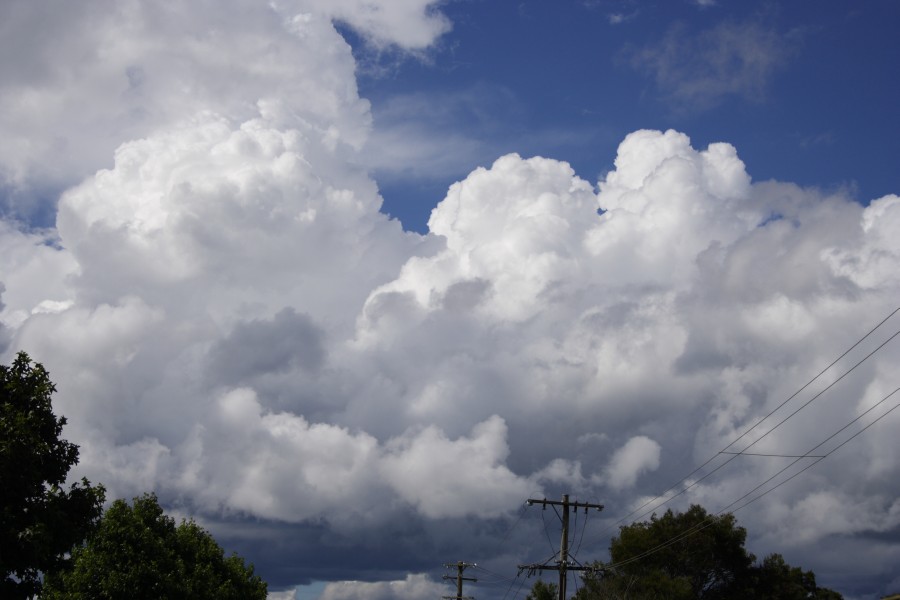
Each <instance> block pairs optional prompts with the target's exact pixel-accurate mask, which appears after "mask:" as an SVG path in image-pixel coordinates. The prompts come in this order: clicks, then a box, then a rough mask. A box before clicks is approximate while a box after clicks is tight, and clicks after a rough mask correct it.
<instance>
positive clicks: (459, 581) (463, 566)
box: [441, 561, 478, 600]
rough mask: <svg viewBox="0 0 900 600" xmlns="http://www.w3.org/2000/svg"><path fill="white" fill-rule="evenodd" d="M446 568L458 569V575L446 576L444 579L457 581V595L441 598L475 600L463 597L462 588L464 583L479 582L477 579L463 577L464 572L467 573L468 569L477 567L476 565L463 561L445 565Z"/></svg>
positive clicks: (446, 599) (445, 599) (444, 599)
mask: <svg viewBox="0 0 900 600" xmlns="http://www.w3.org/2000/svg"><path fill="white" fill-rule="evenodd" d="M444 566H445V567H447V568H448V569H452V568H454V567H455V568H456V575H455V576H454V575H444V576H443V577H442V579H455V580H456V595H455V596H441V598H442V599H443V600H475V598H474V596H463V595H462V587H463V581H478V579H476V578H475V577H463V571H465V570H466V569H467V568H468V567H477V566H478V565H476V564H475V563H467V562H463V561H459V562H455V563H444Z"/></svg>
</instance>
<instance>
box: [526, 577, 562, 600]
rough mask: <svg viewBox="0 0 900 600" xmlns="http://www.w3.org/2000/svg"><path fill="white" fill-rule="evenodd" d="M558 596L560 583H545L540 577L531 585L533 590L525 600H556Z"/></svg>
mask: <svg viewBox="0 0 900 600" xmlns="http://www.w3.org/2000/svg"><path fill="white" fill-rule="evenodd" d="M558 596H559V586H558V585H556V584H555V583H544V582H543V581H541V580H540V579H538V580H537V581H535V582H534V585H532V586H531V591H530V592H528V595H527V596H525V600H556V599H557V597H558Z"/></svg>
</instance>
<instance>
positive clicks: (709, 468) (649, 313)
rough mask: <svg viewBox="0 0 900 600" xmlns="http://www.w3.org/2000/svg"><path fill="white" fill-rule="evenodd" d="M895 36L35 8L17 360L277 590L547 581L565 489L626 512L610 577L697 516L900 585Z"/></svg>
mask: <svg viewBox="0 0 900 600" xmlns="http://www.w3.org/2000/svg"><path fill="white" fill-rule="evenodd" d="M898 25H900V4H898V3H897V2H895V1H888V0H872V1H870V2H866V3H858V2H849V1H848V2H840V1H835V0H832V1H828V2H818V3H815V6H813V5H811V4H809V3H799V2H787V1H784V2H760V3H745V2H740V3H739V2H726V1H724V0H718V1H713V0H694V1H689V0H683V1H682V0H673V1H667V2H656V3H654V2H637V1H627V0H616V1H612V0H610V1H606V2H604V1H601V0H595V1H589V0H581V1H574V0H572V1H559V2H550V1H540V2H538V1H535V2H509V1H505V0H496V1H489V0H448V1H446V2H434V1H430V0H275V1H272V2H261V1H255V0H216V1H215V2H213V1H212V0H200V1H192V2H187V1H174V2H168V3H156V2H147V1H142V0H122V1H115V2H114V1H112V0H87V1H85V2H81V3H78V4H77V5H76V4H74V3H52V2H48V1H43V0H40V1H37V2H35V1H34V0H6V1H5V2H3V3H2V4H0V133H2V136H3V143H2V144H0V257H2V259H0V358H2V360H3V362H4V364H8V363H9V362H10V361H11V360H12V358H13V357H14V356H15V353H16V352H17V351H19V350H24V351H26V352H28V353H29V354H30V355H31V357H32V358H34V359H35V360H37V361H39V362H41V363H43V364H44V365H45V366H46V367H47V369H48V370H49V372H50V375H51V378H52V379H53V380H54V382H55V383H56V385H57V388H58V389H57V393H56V395H55V398H54V406H55V409H56V411H57V414H62V415H64V416H65V417H66V418H67V419H68V425H67V426H66V429H65V436H66V437H67V439H69V440H70V441H73V442H75V443H77V444H78V445H79V446H80V450H81V460H80V463H79V465H78V467H77V469H76V470H75V471H73V473H72V476H73V477H81V476H87V477H88V478H90V479H91V481H93V482H102V483H103V484H104V485H105V486H106V488H107V490H108V497H109V498H110V499H114V498H119V497H122V498H130V497H133V496H136V495H139V494H142V493H144V492H147V491H155V492H156V493H157V494H158V496H159V498H160V500H161V502H162V503H163V504H164V505H165V506H166V508H167V509H168V510H169V512H170V513H171V514H173V515H176V516H192V517H194V518H196V519H197V520H198V521H199V522H200V523H201V524H203V525H204V526H205V527H207V528H208V529H209V530H210V531H211V532H212V533H213V534H214V535H215V536H216V538H217V539H218V540H219V541H220V542H221V543H222V544H223V545H224V546H225V547H226V548H227V549H228V550H229V551H231V550H233V551H237V552H239V553H240V554H241V555H242V556H244V557H245V558H246V559H247V560H249V561H251V562H253V563H254V565H255V566H256V569H257V572H258V573H259V574H261V575H262V576H263V577H264V578H265V579H266V580H267V581H268V582H269V586H270V591H271V597H272V598H273V599H274V598H277V599H279V600H289V599H292V598H296V599H298V600H352V599H360V600H393V599H399V600H406V599H412V598H425V597H438V596H440V595H447V594H452V593H454V591H453V590H451V588H449V587H448V586H447V584H446V583H445V581H444V580H443V579H442V576H443V575H444V574H448V573H450V571H448V570H447V569H445V568H444V566H443V565H444V564H445V563H455V562H456V561H460V560H462V561H466V562H474V563H477V565H478V566H477V567H472V571H471V573H472V576H474V577H477V578H478V579H479V581H478V582H477V583H472V584H467V587H466V593H467V594H471V595H474V596H475V597H477V598H480V599H482V600H490V599H492V598H497V599H500V598H503V599H504V600H505V599H506V598H514V597H524V594H525V591H526V590H527V589H528V588H529V587H530V585H531V584H532V583H533V579H526V578H525V577H524V574H523V575H521V576H517V568H516V567H517V565H519V564H525V563H532V562H540V561H544V560H547V559H548V557H552V555H553V553H554V552H556V551H558V546H559V523H558V520H557V519H556V515H555V514H553V513H551V512H550V511H549V510H548V511H542V510H540V508H539V507H530V508H529V507H526V506H525V501H526V499H528V498H544V497H547V498H551V499H559V498H560V497H561V496H562V494H569V495H570V496H571V497H572V499H573V500H574V499H577V500H579V501H581V502H592V503H602V504H604V505H605V509H604V510H603V511H602V512H601V513H599V514H597V513H592V514H590V515H588V516H584V515H583V514H581V515H579V518H578V520H576V522H575V523H574V524H573V536H577V539H573V544H572V547H573V549H574V550H575V553H576V558H577V559H578V560H580V561H582V562H588V561H591V560H606V559H607V558H608V554H607V549H608V545H609V539H610V537H611V536H612V535H614V534H615V532H616V531H617V528H618V526H619V525H621V524H623V523H628V522H630V521H631V520H632V519H639V520H640V519H646V518H648V517H649V514H650V513H652V512H653V511H654V510H655V511H656V512H662V511H664V510H666V508H668V507H672V508H673V509H676V510H682V509H684V508H686V507H687V506H688V505H690V504H691V503H699V504H702V505H703V506H705V507H706V508H707V509H708V510H710V511H714V512H719V511H723V510H728V511H736V512H735V515H736V517H737V518H738V521H739V523H740V524H741V525H742V526H744V527H746V528H747V530H748V540H747V547H748V549H749V550H750V551H752V552H753V553H754V554H756V555H757V556H759V557H762V556H764V555H766V554H768V553H771V552H780V553H781V554H783V555H784V557H785V558H786V560H787V561H788V562H789V563H791V564H793V565H796V566H801V567H803V568H804V569H812V570H813V571H815V573H816V575H817V580H818V582H819V583H820V584H821V585H826V586H829V587H832V588H834V589H836V590H838V591H840V592H842V593H843V594H845V597H847V598H875V597H878V596H879V595H881V594H886V593H889V592H894V593H896V592H897V591H898V590H900V578H898V574H897V570H896V565H897V564H900V450H898V446H897V444H896V443H895V438H896V432H897V428H898V427H900V411H896V412H889V411H890V410H891V409H892V408H893V407H896V406H897V405H898V403H900V393H897V394H894V395H892V393H893V392H894V391H895V390H896V389H897V387H898V386H900V377H898V376H897V369H896V365H897V361H898V358H900V341H897V340H896V339H895V338H894V337H892V336H894V335H895V334H896V333H897V332H898V330H900V313H896V312H895V311H896V309H897V308H898V306H900V302H898V299H900V196H898V194H900V168H898V164H897V162H898V157H900V147H898V139H900V117H898V114H897V109H896V107H897V106H900V84H898V83H897V78H896V76H895V72H896V65H897V64H898V61H900V42H898V41H897V39H896V34H895V32H896V28H897V26H898ZM882 321H883V323H882ZM879 323H882V324H881V325H879ZM876 326H877V327H876ZM873 329H874V330H873ZM870 332H871V333H870ZM867 334H869V335H867ZM857 342H859V343H858V344H857ZM854 344H856V345H854ZM848 349H849V351H848ZM845 351H848V352H847V353H846V354H844V353H845ZM832 363H833V364H832ZM795 393H796V395H795ZM763 417H767V418H766V419H765V420H764V421H762V423H760V424H759V425H758V426H756V427H753V426H754V424H756V423H758V422H759V420H760V419H762V418H763ZM748 430H749V433H745V432H748ZM751 444H752V446H751ZM722 451H726V452H728V451H732V452H734V451H745V454H746V455H742V456H735V455H730V454H723V453H721V452H722ZM758 455H766V456H758ZM772 455H779V456H772ZM804 455H808V456H807V457H806V458H800V459H799V461H797V462H796V463H795V464H794V460H795V459H793V458H784V456H804ZM810 456H824V457H825V458H823V459H821V460H818V459H816V458H810ZM708 459H711V462H708V463H707V460H708ZM814 462H815V463H816V464H815V465H813V463H814ZM701 465H703V466H702V467H701ZM697 467H701V468H700V469H699V470H697V471H695V469H696V468H697ZM806 467H809V468H808V469H806V470H803V469H805V468H806ZM785 468H786V470H784V471H782V470H783V469H785ZM760 485H761V486H762V487H759V486H760ZM775 486H778V487H775ZM679 492H681V493H679ZM748 493H749V495H748ZM763 494H764V495H763ZM660 495H662V496H666V497H669V496H672V498H671V499H670V500H669V503H668V504H665V505H663V504H661V502H662V500H655V501H654V500H653V499H654V498H655V497H657V496H660ZM648 501H649V504H646V503H647V502H648ZM468 573H469V572H467V574H468ZM574 585H576V581H575V580H574V579H573V580H572V582H571V583H570V589H574V588H573V587H572V586H574Z"/></svg>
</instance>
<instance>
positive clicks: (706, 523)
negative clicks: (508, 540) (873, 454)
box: [608, 387, 900, 568]
mask: <svg viewBox="0 0 900 600" xmlns="http://www.w3.org/2000/svg"><path fill="white" fill-rule="evenodd" d="M897 392H900V387H898V388H897V389H895V390H894V391H892V392H891V393H889V394H887V395H886V396H885V397H883V398H882V399H881V400H879V401H878V402H876V403H875V404H874V405H872V406H871V407H869V408H868V409H867V410H866V411H864V412H863V413H861V414H860V415H858V416H857V417H856V418H855V419H853V420H851V421H850V422H849V423H847V424H846V425H844V426H843V427H841V428H840V429H838V430H837V431H836V432H834V433H833V434H831V435H830V436H828V437H827V438H825V439H824V440H823V441H822V442H820V443H819V444H817V445H816V446H814V447H813V448H812V449H810V451H809V453H807V455H805V456H803V457H800V458H798V459H797V460H795V461H794V462H792V463H791V464H790V465H788V466H787V467H785V468H783V469H781V470H780V471H778V472H777V473H775V474H774V475H772V476H771V477H769V478H768V479H767V480H766V481H764V482H763V483H761V484H759V485H758V486H756V487H755V488H753V489H752V490H750V491H749V492H747V493H746V494H744V495H743V496H741V497H740V498H738V499H737V500H735V501H734V502H732V503H731V504H728V505H727V506H726V507H725V508H723V509H722V510H720V511H719V512H717V513H716V514H715V515H714V516H713V517H710V518H708V519H706V520H705V521H701V522H700V523H698V524H696V525H694V526H693V527H690V528H688V529H686V530H685V531H683V532H681V533H680V534H678V535H676V536H674V537H672V538H670V539H669V540H666V541H665V542H663V543H661V544H658V545H657V546H655V547H653V548H650V549H649V550H646V551H644V552H642V553H640V554H638V555H635V556H632V557H629V558H628V559H625V560H623V561H620V562H618V563H613V564H611V565H608V568H618V567H622V566H625V565H628V564H631V563H633V562H637V561H638V560H642V559H644V558H646V557H648V556H650V555H651V554H655V553H656V552H659V551H660V550H663V549H665V548H668V547H669V546H671V545H673V544H676V543H678V542H679V541H681V540H683V539H685V538H687V537H690V536H692V535H694V534H696V533H699V532H700V531H703V530H704V529H706V528H707V527H710V526H712V525H713V524H715V517H717V516H721V515H723V514H725V513H726V512H728V509H730V508H731V507H732V506H734V505H735V504H737V503H739V502H740V501H741V500H743V499H745V498H747V497H748V496H750V495H752V494H753V493H755V492H756V491H758V490H759V489H760V488H762V487H764V486H765V485H766V484H768V483H769V482H771V481H772V480H774V479H775V478H776V477H778V476H779V475H781V474H782V473H784V472H785V471H786V470H787V469H789V468H790V467H792V466H793V465H795V464H797V462H799V461H800V460H802V459H803V458H816V460H815V461H813V462H812V463H810V464H809V465H807V466H805V467H804V468H803V469H801V470H800V471H798V472H797V473H794V474H793V475H791V476H790V477H788V478H787V479H785V480H784V481H781V482H779V483H778V484H776V485H775V486H773V487H772V488H770V489H768V490H766V491H764V492H763V493H762V494H759V495H758V496H755V497H754V498H751V499H750V500H748V501H747V502H745V503H744V504H742V505H740V506H738V507H737V508H735V509H734V510H732V511H731V512H732V513H735V512H737V511H739V510H741V509H743V508H746V507H747V506H749V505H750V504H753V503H754V502H756V501H758V500H760V499H761V498H763V497H764V496H766V495H767V494H769V493H771V492H773V491H775V490H776V489H778V488H779V487H781V486H782V485H784V484H786V483H787V482H789V481H791V480H792V479H794V478H795V477H797V476H799V475H800V474H801V473H804V472H805V471H806V470H808V469H810V468H812V467H813V466H815V465H817V464H818V463H820V462H822V461H823V460H825V458H827V457H828V456H831V455H832V454H833V453H834V452H836V451H837V450H838V449H840V448H842V447H843V446H844V445H846V444H847V443H848V442H850V440H852V439H854V438H856V437H857V436H859V435H861V434H862V433H863V432H865V431H866V430H868V429H869V428H870V427H872V426H873V425H875V423H877V422H879V421H880V420H881V419H883V418H884V417H886V416H887V415H889V414H890V413H891V412H893V411H894V410H896V409H897V408H900V403H897V404H895V405H894V406H893V407H891V408H890V409H888V410H887V411H885V412H884V413H883V414H881V415H879V416H878V417H877V418H876V419H874V420H873V421H872V422H871V423H869V424H868V425H866V426H865V427H863V428H862V429H860V430H859V431H857V432H856V433H854V434H853V435H851V436H850V437H849V438H847V439H846V440H844V441H843V442H841V443H840V444H838V445H837V446H835V447H834V448H832V449H831V450H829V451H828V452H826V453H825V454H824V455H822V456H814V455H812V452H815V451H816V450H818V449H819V448H821V447H822V446H824V445H825V444H827V443H828V442H829V441H831V440H832V439H834V438H835V437H837V436H838V435H839V434H841V433H842V432H843V431H845V430H846V429H847V428H848V427H850V426H852V425H853V424H854V423H856V422H858V421H859V420H860V419H862V418H863V417H865V416H866V415H867V414H869V413H870V412H872V411H873V410H875V409H876V408H877V407H878V406H881V405H882V404H883V403H884V402H886V401H887V400H888V399H890V398H891V397H892V396H894V395H895V394H896V393H897Z"/></svg>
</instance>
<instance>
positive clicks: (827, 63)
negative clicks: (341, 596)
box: [347, 0, 900, 231]
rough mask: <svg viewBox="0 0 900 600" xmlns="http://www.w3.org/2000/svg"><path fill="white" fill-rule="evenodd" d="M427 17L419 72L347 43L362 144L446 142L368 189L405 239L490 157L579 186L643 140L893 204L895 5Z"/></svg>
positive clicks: (496, 11)
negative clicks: (557, 165) (672, 142)
mask: <svg viewBox="0 0 900 600" xmlns="http://www.w3.org/2000/svg"><path fill="white" fill-rule="evenodd" d="M442 11H443V12H445V13H446V14H447V16H448V17H449V18H450V20H451V21H452V22H453V29H452V31H451V32H449V33H448V34H446V35H445V36H444V37H442V38H441V40H440V41H439V42H438V43H437V45H436V47H435V48H434V49H433V50H430V51H428V52H427V53H426V57H425V58H424V59H422V60H416V59H410V58H406V59H403V58H399V57H398V56H397V55H396V54H393V53H387V55H386V56H380V57H379V56H373V55H372V52H371V51H370V49H368V48H366V47H365V44H362V43H360V41H359V39H358V38H354V36H353V35H352V33H350V32H347V33H348V34H349V35H348V37H349V38H350V39H351V41H355V43H356V48H355V54H356V55H357V56H358V57H359V58H360V59H361V62H362V64H363V67H362V69H361V73H360V78H359V85H360V92H361V94H362V95H363V96H364V97H366V98H368V99H370V100H371V101H372V104H373V113H374V116H375V124H376V128H377V127H378V126H379V125H380V124H385V125H387V126H396V125H400V124H401V123H402V125H403V126H406V127H410V126H411V125H415V126H417V127H418V128H420V130H421V132H422V135H427V136H429V137H430V138H431V139H432V140H433V141H434V142H435V143H436V145H440V142H441V141H444V140H447V139H448V138H450V139H452V140H454V144H452V145H451V147H450V148H449V149H448V151H447V153H446V155H445V156H442V157H440V158H441V162H440V164H438V165H434V164H432V163H431V162H429V163H428V164H424V165H418V164H415V162H412V164H407V165H391V171H390V172H387V173H383V174H382V175H381V176H380V177H379V184H380V186H381V188H382V190H383V194H384V196H385V209H386V210H387V211H388V212H390V213H391V214H392V215H396V216H397V217H398V218H400V219H401V220H402V221H403V223H404V225H405V226H406V227H407V228H411V229H414V230H417V231H424V229H425V223H426V222H427V217H428V214H429V213H430V210H431V208H432V207H433V205H434V204H435V203H436V201H437V200H439V199H441V198H442V197H443V194H444V193H445V191H446V188H447V187H448V186H449V184H450V183H452V182H453V181H456V180H457V179H460V178H461V177H462V176H464V175H465V174H466V173H468V172H469V171H471V170H472V168H474V167H476V166H487V164H489V163H490V162H491V161H492V160H493V158H495V157H496V156H497V155H499V154H501V153H506V152H519V153H520V154H522V155H525V156H530V155H541V156H548V157H553V158H557V159H560V160H565V161H567V162H569V163H570V164H572V166H573V167H574V168H575V170H576V172H577V173H578V174H579V175H581V176H582V177H584V178H585V179H588V180H590V181H595V180H596V179H597V178H598V177H599V176H600V175H602V174H603V173H604V172H605V171H607V170H609V169H611V168H612V159H613V158H614V156H615V148H616V146H617V145H618V143H619V141H621V139H622V138H623V137H624V136H625V135H626V134H627V133H630V132H631V131H634V130H636V129H642V128H649V129H662V130H665V129H669V128H675V129H677V130H679V131H682V132H685V133H687V134H688V135H690V137H691V139H692V141H693V142H694V144H695V145H696V146H698V147H702V146H705V145H707V144H708V143H711V142H718V141H726V142H729V143H731V144H734V145H735V146H736V147H737V148H738V151H739V153H740V156H741V158H742V160H743V161H744V162H745V163H746V164H747V167H748V170H749V172H750V173H751V174H752V175H753V178H754V179H755V180H765V179H779V180H786V181H794V182H796V183H798V184H800V185H808V186H818V187H822V188H825V189H835V188H839V187H848V188H850V189H851V190H852V193H853V195H854V196H855V197H856V198H857V199H858V200H859V201H860V202H868V201H869V200H871V199H873V198H877V197H880V196H882V195H884V194H886V193H889V192H891V191H892V190H896V189H897V187H898V177H900V176H898V171H900V169H898V168H897V157H898V156H900V142H898V135H897V133H898V131H900V120H898V119H900V117H898V115H897V111H896V109H895V108H894V107H896V106H897V105H900V85H898V83H897V78H896V76H895V71H896V65H897V64H898V62H900V48H898V44H897V42H896V39H895V35H894V30H895V27H896V25H897V23H898V18H900V17H898V7H897V4H896V3H895V2H891V1H876V2H866V3H849V2H835V1H826V2H817V3H816V5H815V8H814V10H813V9H812V8H811V7H810V6H809V5H807V4H803V3H798V2H782V3H776V2H760V3H757V2H727V1H722V2H715V3H697V2H689V1H687V0H683V1H682V0H679V1H675V2H619V1H608V2H602V1H598V2H581V1H564V2H509V1H500V2H487V1H479V0H463V1H460V2H449V3H447V4H445V5H443V6H442ZM367 65H368V66H367ZM400 99H405V100H408V101H409V102H410V103H412V104H413V105H412V106H408V105H404V106H405V108H406V109H407V110H402V109H399V108H395V106H396V105H397V103H398V102H400ZM398 112H399V114H398ZM410 121H412V123H410ZM435 152H437V153H440V151H439V150H437V149H435Z"/></svg>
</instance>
